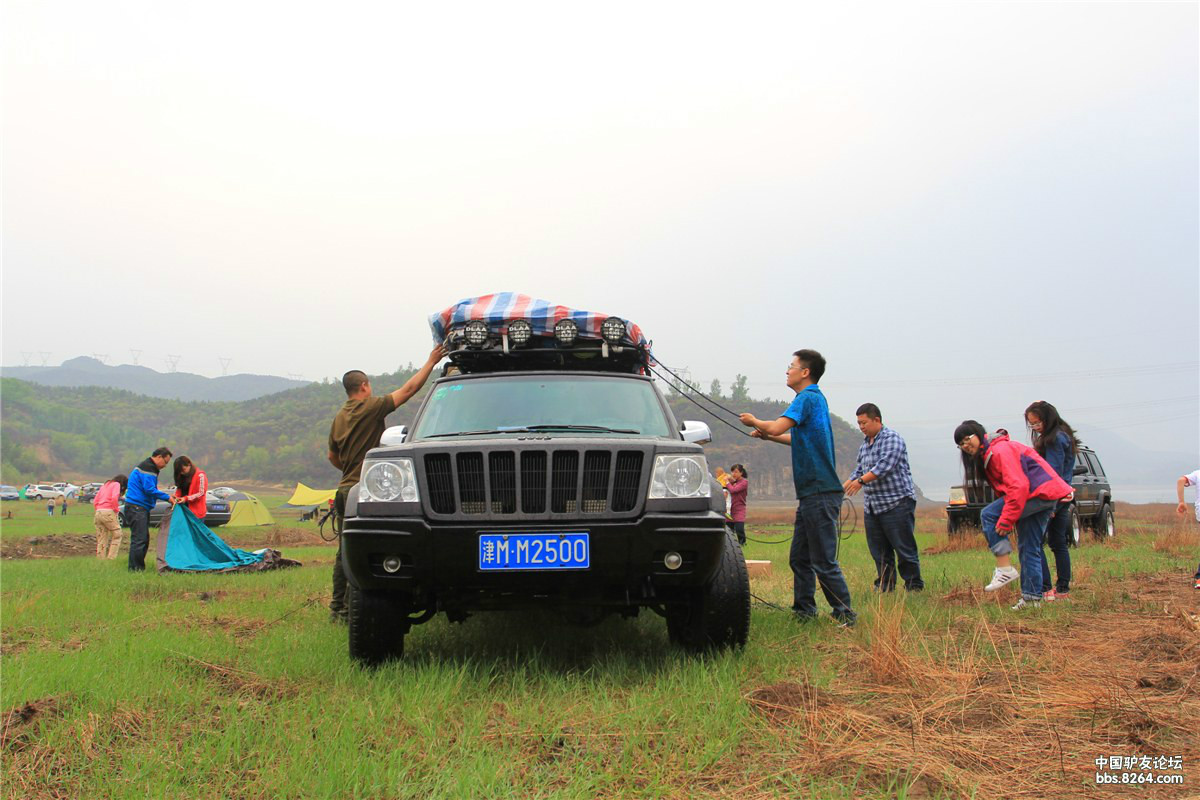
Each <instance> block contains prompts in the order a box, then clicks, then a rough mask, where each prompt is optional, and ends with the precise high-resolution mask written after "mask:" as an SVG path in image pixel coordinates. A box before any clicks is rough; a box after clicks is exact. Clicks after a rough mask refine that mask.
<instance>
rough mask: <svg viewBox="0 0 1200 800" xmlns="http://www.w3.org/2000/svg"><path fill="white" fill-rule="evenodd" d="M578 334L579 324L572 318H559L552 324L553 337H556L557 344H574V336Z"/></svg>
mask: <svg viewBox="0 0 1200 800" xmlns="http://www.w3.org/2000/svg"><path fill="white" fill-rule="evenodd" d="M578 335H579V326H578V325H576V324H575V321H574V320H570V319H560V320H559V321H558V322H557V323H555V325H554V338H555V339H558V343H559V344H565V345H572V344H575V337H576V336H578Z"/></svg>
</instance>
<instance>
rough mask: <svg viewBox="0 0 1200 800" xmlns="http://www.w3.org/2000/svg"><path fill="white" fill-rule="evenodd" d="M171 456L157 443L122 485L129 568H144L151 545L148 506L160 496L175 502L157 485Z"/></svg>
mask: <svg viewBox="0 0 1200 800" xmlns="http://www.w3.org/2000/svg"><path fill="white" fill-rule="evenodd" d="M170 460H171V451H170V450H168V449H167V448H165V447H160V448H158V449H157V450H155V451H154V452H153V453H151V454H150V457H149V458H147V459H146V460H145V461H143V462H142V463H140V464H138V465H137V466H136V467H134V468H133V471H132V472H130V473H129V486H128V487H127V488H126V489H125V521H126V522H127V523H128V524H129V569H130V571H131V572H142V571H143V570H145V569H146V551H147V550H148V549H149V548H150V509H152V508H154V504H155V503H157V502H158V501H159V500H166V501H167V502H168V503H170V504H171V505H175V499H174V498H172V497H171V496H170V495H168V494H167V493H166V492H163V491H161V490H160V489H159V488H158V473H159V471H160V470H162V468H163V467H165V466H166V465H167V462H169V461H170Z"/></svg>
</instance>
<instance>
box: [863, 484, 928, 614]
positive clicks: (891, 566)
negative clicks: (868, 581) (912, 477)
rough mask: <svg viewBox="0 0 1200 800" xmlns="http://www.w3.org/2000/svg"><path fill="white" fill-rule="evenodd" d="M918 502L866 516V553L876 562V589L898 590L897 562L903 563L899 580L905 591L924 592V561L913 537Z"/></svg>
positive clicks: (902, 503)
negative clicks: (902, 582)
mask: <svg viewBox="0 0 1200 800" xmlns="http://www.w3.org/2000/svg"><path fill="white" fill-rule="evenodd" d="M916 508H917V501H916V500H915V499H913V498H911V497H906V498H904V499H903V500H901V501H900V502H899V503H897V504H896V505H895V506H892V507H891V508H889V509H888V510H887V511H881V512H879V513H878V514H872V513H871V512H869V511H867V512H864V513H863V524H864V527H865V528H866V531H867V549H868V550H870V551H871V558H873V559H875V588H876V589H878V590H879V591H881V592H890V591H893V590H894V589H895V588H896V560H897V559H899V561H900V577H901V578H902V579H903V580H904V588H905V589H908V590H909V591H910V592H919V591H921V590H922V589H924V588H925V582H924V581H923V580H921V557H920V556H919V555H918V554H917V540H916V538H914V537H913V529H914V528H915V527H916V514H915V511H916Z"/></svg>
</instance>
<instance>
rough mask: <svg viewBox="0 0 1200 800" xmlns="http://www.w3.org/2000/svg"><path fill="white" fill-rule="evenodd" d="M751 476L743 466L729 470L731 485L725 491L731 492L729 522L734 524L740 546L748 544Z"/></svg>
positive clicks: (737, 465) (727, 484)
mask: <svg viewBox="0 0 1200 800" xmlns="http://www.w3.org/2000/svg"><path fill="white" fill-rule="evenodd" d="M749 477H750V476H749V475H747V474H746V468H745V467H744V466H743V465H741V464H734V465H733V466H732V467H730V468H729V483H726V484H725V491H727V492H729V521H730V522H732V523H733V532H734V535H736V536H737V540H738V542H739V543H740V544H743V545H744V544H746V494H747V492H748V490H749V489H750V482H749V480H747V479H748V478H749Z"/></svg>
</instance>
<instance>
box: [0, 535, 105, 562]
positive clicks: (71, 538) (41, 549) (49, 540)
mask: <svg viewBox="0 0 1200 800" xmlns="http://www.w3.org/2000/svg"><path fill="white" fill-rule="evenodd" d="M95 555H96V535H95V534H92V533H84V534H75V533H51V534H48V535H46V536H32V537H30V538H28V539H11V540H7V541H3V540H0V558H7V559H23V558H65V557H67V556H93V557H95Z"/></svg>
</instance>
